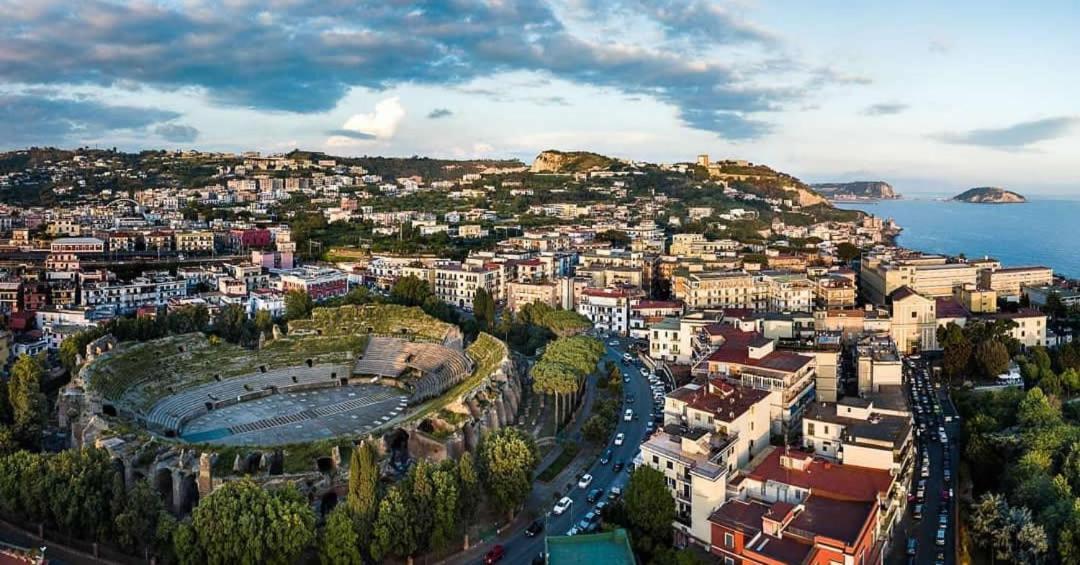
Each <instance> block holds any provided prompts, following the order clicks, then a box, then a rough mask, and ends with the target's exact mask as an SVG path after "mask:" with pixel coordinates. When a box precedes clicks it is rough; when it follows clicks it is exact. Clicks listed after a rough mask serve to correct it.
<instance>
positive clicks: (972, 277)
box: [859, 255, 978, 305]
mask: <svg viewBox="0 0 1080 565" xmlns="http://www.w3.org/2000/svg"><path fill="white" fill-rule="evenodd" d="M977 275H978V269H977V268H976V267H975V266H974V265H971V264H968V263H949V262H947V260H946V258H945V257H942V256H939V255H915V256H909V257H904V258H899V259H890V258H888V257H884V256H874V255H869V256H864V257H863V261H862V264H861V270H860V278H859V280H860V284H859V291H860V292H861V294H862V296H863V298H864V299H865V300H866V301H867V302H870V303H872V304H879V305H880V304H885V302H886V301H887V299H888V297H889V296H891V295H892V293H893V292H895V291H896V290H898V289H899V288H901V287H905V286H906V287H909V288H911V290H913V291H915V292H917V293H919V294H922V295H923V296H928V297H930V298H934V297H938V296H952V293H953V288H955V287H957V286H963V285H966V284H970V285H975V284H976V282H977V281H976V279H977Z"/></svg>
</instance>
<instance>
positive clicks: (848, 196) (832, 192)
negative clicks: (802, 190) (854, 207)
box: [810, 180, 900, 200]
mask: <svg viewBox="0 0 1080 565" xmlns="http://www.w3.org/2000/svg"><path fill="white" fill-rule="evenodd" d="M810 188H812V189H814V190H816V191H818V192H819V193H821V194H822V195H824V196H825V197H826V198H828V199H829V200H896V199H897V198H900V195H899V194H897V193H896V191H895V190H893V187H892V185H890V184H889V183H887V182H885V181H880V180H876V181H856V182H827V183H820V184H812V185H810Z"/></svg>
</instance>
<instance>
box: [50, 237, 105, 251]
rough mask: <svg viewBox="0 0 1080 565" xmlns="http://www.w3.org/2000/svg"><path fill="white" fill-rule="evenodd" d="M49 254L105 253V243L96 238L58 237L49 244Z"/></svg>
mask: <svg viewBox="0 0 1080 565" xmlns="http://www.w3.org/2000/svg"><path fill="white" fill-rule="evenodd" d="M49 252H50V253H73V254H84V253H105V242H104V241H102V240H100V239H98V238H96V237H60V238H57V239H54V240H52V242H51V243H49Z"/></svg>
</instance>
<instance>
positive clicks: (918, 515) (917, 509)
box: [913, 504, 923, 520]
mask: <svg viewBox="0 0 1080 565" xmlns="http://www.w3.org/2000/svg"><path fill="white" fill-rule="evenodd" d="M922 511H923V505H922V504H916V505H915V512H914V513H913V517H914V518H915V519H916V520H922Z"/></svg>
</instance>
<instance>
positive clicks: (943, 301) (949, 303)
mask: <svg viewBox="0 0 1080 565" xmlns="http://www.w3.org/2000/svg"><path fill="white" fill-rule="evenodd" d="M935 302H936V303H937V306H936V308H937V317H938V319H939V320H940V319H941V318H967V317H968V316H970V315H971V314H970V313H969V312H968V311H967V308H964V306H963V305H962V304H960V303H959V302H957V301H956V299H955V298H952V297H939V298H936V299H935Z"/></svg>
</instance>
